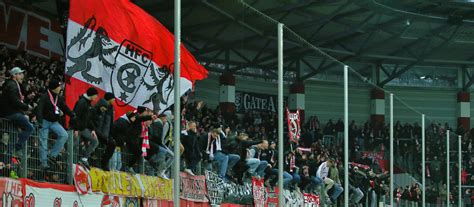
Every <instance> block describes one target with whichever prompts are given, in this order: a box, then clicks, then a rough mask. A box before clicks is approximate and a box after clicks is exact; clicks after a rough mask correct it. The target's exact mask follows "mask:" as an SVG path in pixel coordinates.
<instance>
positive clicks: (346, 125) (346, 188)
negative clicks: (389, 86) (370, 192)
mask: <svg viewBox="0 0 474 207" xmlns="http://www.w3.org/2000/svg"><path fill="white" fill-rule="evenodd" d="M348 70H349V67H348V66H347V65H344V206H345V207H349V74H348Z"/></svg>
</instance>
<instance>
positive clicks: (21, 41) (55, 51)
mask: <svg viewBox="0 0 474 207" xmlns="http://www.w3.org/2000/svg"><path fill="white" fill-rule="evenodd" d="M4 2H5V1H2V2H0V22H1V23H0V25H2V26H1V27H0V31H1V32H0V44H1V45H5V46H7V47H8V48H11V49H14V50H20V51H26V52H28V53H30V54H32V55H34V56H38V57H42V58H54V59H59V58H62V57H63V55H64V53H63V50H64V49H63V48H64V38H63V35H62V33H63V31H62V29H61V27H60V24H59V22H58V20H57V19H56V18H50V17H47V16H44V15H40V14H39V13H36V12H34V11H29V9H24V8H20V7H16V6H13V5H10V4H7V3H4ZM12 2H15V1H12ZM58 67H59V66H58Z"/></svg>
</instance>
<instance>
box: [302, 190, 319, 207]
mask: <svg viewBox="0 0 474 207" xmlns="http://www.w3.org/2000/svg"><path fill="white" fill-rule="evenodd" d="M303 197H304V207H317V206H319V196H317V195H313V194H309V193H303Z"/></svg>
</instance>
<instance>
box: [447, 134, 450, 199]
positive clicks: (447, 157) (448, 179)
mask: <svg viewBox="0 0 474 207" xmlns="http://www.w3.org/2000/svg"><path fill="white" fill-rule="evenodd" d="M449 133H450V131H449V130H448V131H446V186H447V189H446V192H447V193H446V202H447V203H446V206H447V207H449V194H450V192H449V191H450V190H449Z"/></svg>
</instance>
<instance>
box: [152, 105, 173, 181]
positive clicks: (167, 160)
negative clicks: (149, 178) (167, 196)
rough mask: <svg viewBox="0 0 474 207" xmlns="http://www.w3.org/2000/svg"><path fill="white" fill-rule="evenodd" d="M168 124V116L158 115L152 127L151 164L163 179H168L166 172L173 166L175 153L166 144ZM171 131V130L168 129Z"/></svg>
mask: <svg viewBox="0 0 474 207" xmlns="http://www.w3.org/2000/svg"><path fill="white" fill-rule="evenodd" d="M166 123H168V117H167V115H166V114H160V115H158V119H156V120H155V121H154V122H153V123H152V124H151V126H150V129H151V130H150V135H151V136H150V138H151V139H150V143H151V150H152V152H151V153H150V156H149V157H150V158H149V161H150V164H152V166H155V167H156V170H157V172H158V175H159V176H160V177H162V178H166V179H168V176H167V175H166V171H167V170H168V169H169V168H170V167H171V165H172V164H173V157H174V153H173V152H172V151H171V149H169V148H168V146H166V145H165V144H164V143H166V138H165V137H166V136H165V135H168V134H169V133H168V132H165V131H164V129H163V128H164V125H165V124H166ZM168 130H170V128H168Z"/></svg>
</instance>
